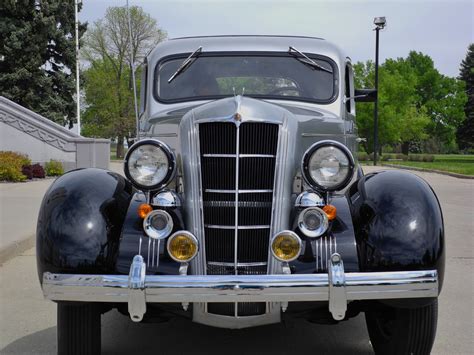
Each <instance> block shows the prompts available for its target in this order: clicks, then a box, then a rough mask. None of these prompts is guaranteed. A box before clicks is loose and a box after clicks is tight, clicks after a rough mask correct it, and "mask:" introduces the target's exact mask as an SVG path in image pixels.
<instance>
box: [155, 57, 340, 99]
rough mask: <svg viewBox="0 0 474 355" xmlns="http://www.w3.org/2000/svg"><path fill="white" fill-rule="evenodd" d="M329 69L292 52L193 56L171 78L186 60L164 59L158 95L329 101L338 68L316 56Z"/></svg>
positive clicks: (158, 81) (157, 79) (164, 96)
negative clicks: (314, 64)
mask: <svg viewBox="0 0 474 355" xmlns="http://www.w3.org/2000/svg"><path fill="white" fill-rule="evenodd" d="M311 58H312V59H313V60H314V61H315V62H316V63H318V64H319V65H320V66H322V67H323V68H326V69H328V70H329V71H331V72H329V71H324V70H321V69H318V68H315V67H314V66H310V65H308V64H306V63H304V62H301V61H300V60H298V59H297V58H295V57H293V56H289V55H278V56H277V55H271V56H269V55H267V56H263V55H219V56H217V55H215V56H212V55H210V54H209V53H207V54H204V53H203V54H202V55H201V56H199V57H197V58H195V59H193V62H192V63H190V64H191V65H189V66H188V67H187V68H186V69H185V70H184V71H182V72H180V74H179V75H178V76H176V77H175V78H174V80H172V81H171V83H168V79H169V78H170V77H172V75H173V74H174V73H176V71H177V69H178V68H179V67H180V65H181V64H182V63H183V60H184V59H186V56H184V57H183V58H179V59H171V60H167V61H164V62H162V63H161V64H160V65H159V68H158V70H157V72H156V76H157V77H156V94H157V96H158V98H159V99H160V100H161V101H173V102H175V101H186V100H196V99H212V98H221V97H226V96H232V95H234V94H235V95H242V94H243V95H246V96H253V97H261V98H273V99H292V100H302V101H316V102H319V103H327V102H330V101H332V100H333V99H334V98H335V96H336V93H337V90H336V79H337V78H336V77H335V75H334V74H333V73H335V72H336V70H335V69H336V68H335V67H333V66H334V64H331V63H330V61H329V60H323V59H319V58H315V57H311Z"/></svg>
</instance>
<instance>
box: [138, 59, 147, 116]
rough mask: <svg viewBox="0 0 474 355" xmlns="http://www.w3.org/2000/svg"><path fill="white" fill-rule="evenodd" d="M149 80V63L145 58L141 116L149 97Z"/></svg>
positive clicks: (141, 87)
mask: <svg viewBox="0 0 474 355" xmlns="http://www.w3.org/2000/svg"><path fill="white" fill-rule="evenodd" d="M147 80H148V64H147V62H146V60H145V63H143V69H142V80H141V84H140V116H141V115H142V114H143V112H145V107H146V97H147V87H148V85H147Z"/></svg>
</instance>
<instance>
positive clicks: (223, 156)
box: [202, 154, 275, 158]
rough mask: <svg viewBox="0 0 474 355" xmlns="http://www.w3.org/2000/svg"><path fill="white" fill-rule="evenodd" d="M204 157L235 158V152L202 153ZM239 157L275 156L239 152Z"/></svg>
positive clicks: (273, 156)
mask: <svg viewBox="0 0 474 355" xmlns="http://www.w3.org/2000/svg"><path fill="white" fill-rule="evenodd" d="M202 156H203V157H204V158H237V154H203V155H202ZM238 157H239V158H275V155H272V154H239V155H238Z"/></svg>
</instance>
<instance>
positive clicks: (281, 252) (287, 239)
mask: <svg viewBox="0 0 474 355" xmlns="http://www.w3.org/2000/svg"><path fill="white" fill-rule="evenodd" d="M301 245H302V243H301V239H300V237H298V235H297V234H296V233H295V232H292V231H282V232H280V233H278V234H277V235H275V236H274V237H273V239H272V242H271V246H272V254H273V256H274V257H275V258H276V259H277V260H280V261H283V262H289V261H293V260H295V259H296V258H297V257H298V256H299V255H300V253H301Z"/></svg>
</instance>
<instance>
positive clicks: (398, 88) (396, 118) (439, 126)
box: [354, 51, 466, 154]
mask: <svg viewBox="0 0 474 355" xmlns="http://www.w3.org/2000/svg"><path fill="white" fill-rule="evenodd" d="M354 73H355V83H356V86H358V87H373V86H374V65H373V63H372V62H370V61H369V62H367V63H365V64H363V63H357V64H356V65H354ZM465 100H466V97H465V94H464V92H463V83H462V82H461V81H460V80H457V79H454V78H449V77H446V76H444V75H441V74H440V73H439V71H438V70H436V68H435V67H434V63H433V60H432V59H431V58H430V57H429V56H427V55H424V54H422V53H418V52H414V51H412V52H410V54H409V55H408V57H407V58H397V59H388V60H386V61H385V63H384V64H382V65H381V67H380V83H379V103H380V105H379V118H380V119H379V125H380V129H379V140H380V146H382V145H384V144H391V145H394V144H401V147H402V152H403V153H405V154H407V153H408V151H409V148H410V146H411V145H412V144H413V143H420V142H421V141H423V140H426V139H428V138H429V139H430V140H431V141H434V142H436V145H437V149H438V150H441V151H446V150H448V151H449V150H454V149H455V147H456V142H455V132H456V129H457V127H458V126H459V125H460V123H461V122H462V121H463V119H464V112H463V106H464V103H465ZM357 111H358V112H357V116H358V128H359V133H360V134H361V135H362V136H364V137H366V138H367V139H368V142H367V144H366V146H365V148H366V150H367V151H368V152H369V151H372V149H373V148H372V145H373V142H372V138H373V106H372V105H368V104H358V106H357Z"/></svg>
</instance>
